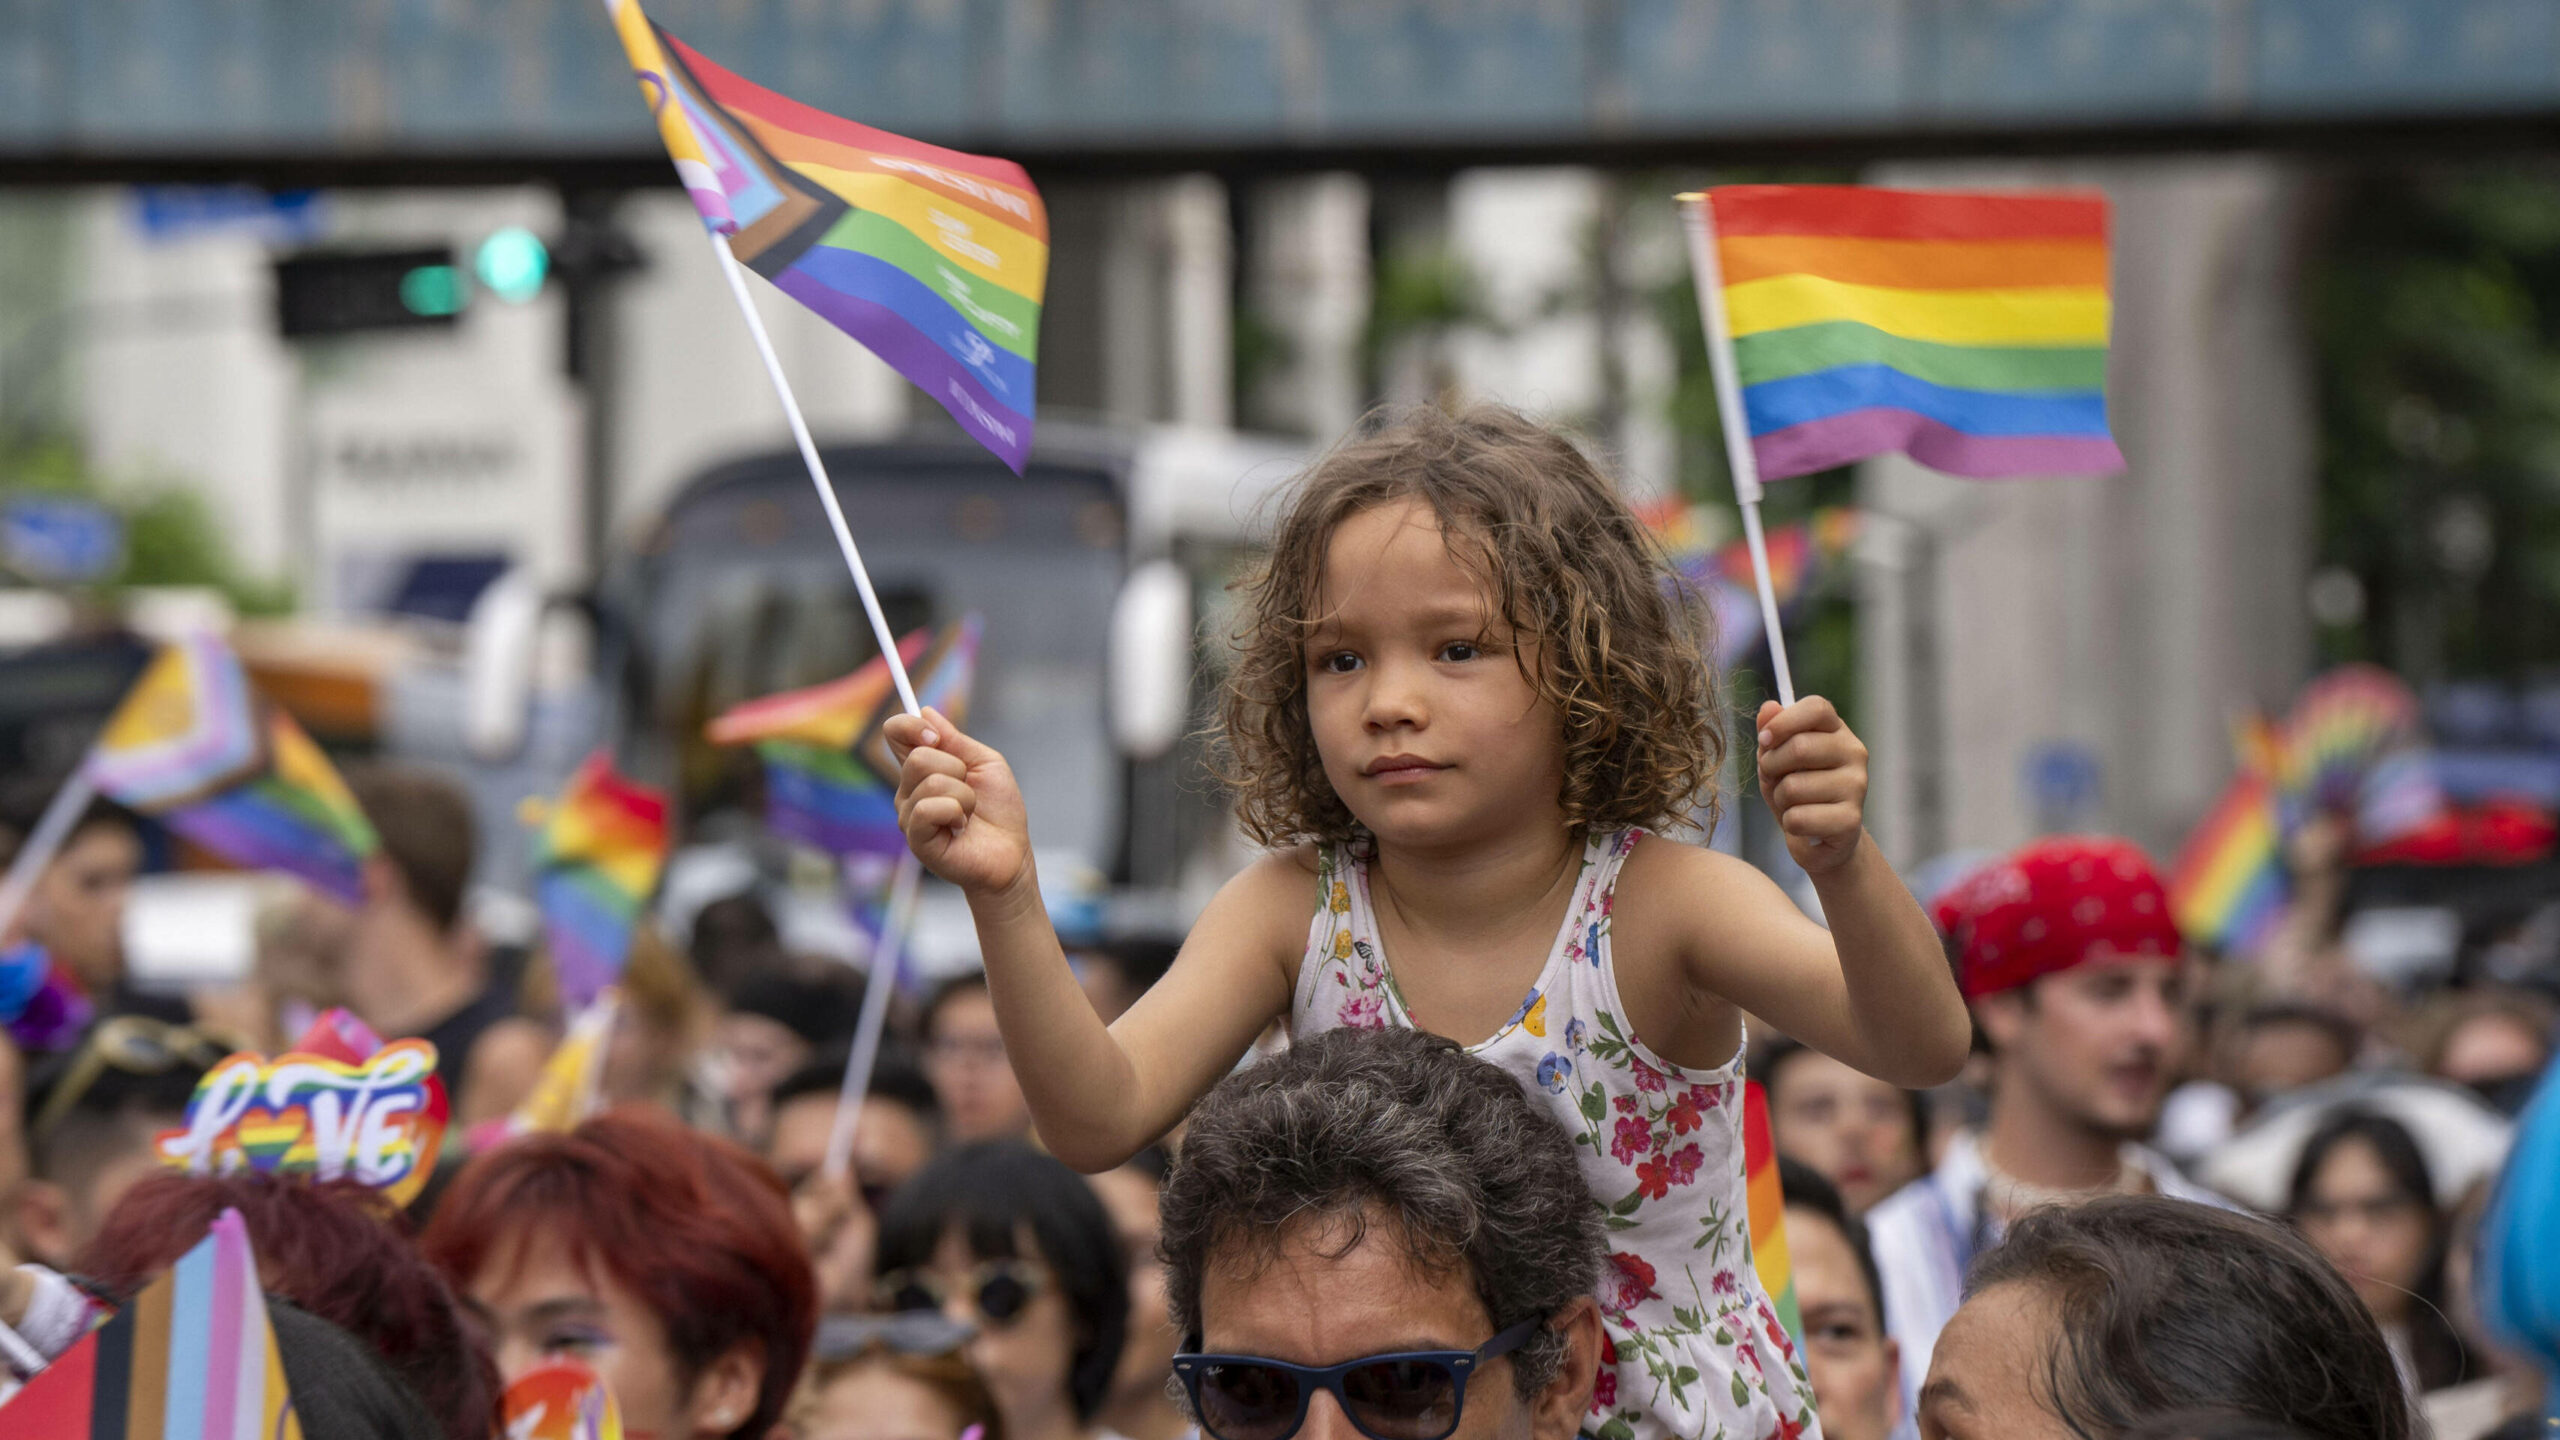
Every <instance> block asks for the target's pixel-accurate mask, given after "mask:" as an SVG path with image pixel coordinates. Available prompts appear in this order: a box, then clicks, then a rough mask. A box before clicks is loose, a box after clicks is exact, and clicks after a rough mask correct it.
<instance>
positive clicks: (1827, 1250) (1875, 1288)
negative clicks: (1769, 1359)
mask: <svg viewBox="0 0 2560 1440" xmlns="http://www.w3.org/2000/svg"><path fill="white" fill-rule="evenodd" d="M1778 1188H1779V1189H1780V1191H1781V1192H1782V1193H1783V1194H1784V1195H1785V1196H1786V1202H1787V1203H1786V1216H1787V1258H1788V1260H1789V1261H1790V1262H1792V1267H1793V1269H1794V1271H1795V1280H1796V1313H1797V1316H1798V1318H1799V1319H1800V1320H1801V1321H1802V1322H1803V1325H1804V1368H1805V1372H1806V1374H1807V1375H1809V1376H1810V1377H1811V1378H1812V1380H1813V1408H1814V1411H1815V1413H1816V1414H1819V1415H1820V1416H1821V1417H1822V1433H1823V1436H1824V1440H1885V1437H1886V1436H1888V1435H1890V1434H1892V1433H1893V1430H1894V1427H1895V1426H1897V1425H1899V1424H1901V1423H1902V1385H1901V1380H1900V1371H1901V1365H1902V1350H1901V1347H1900V1346H1897V1345H1895V1344H1894V1343H1893V1339H1892V1337H1891V1336H1889V1335H1887V1334H1885V1333H1884V1282H1883V1281H1882V1280H1880V1279H1878V1278H1877V1275H1876V1257H1875V1252H1874V1251H1873V1250H1871V1249H1869V1248H1868V1246H1867V1227H1866V1226H1864V1225H1861V1224H1859V1223H1858V1221H1857V1219H1856V1217H1854V1216H1852V1215H1851V1214H1850V1213H1849V1209H1848V1206H1847V1204H1846V1203H1844V1202H1843V1200H1842V1199H1841V1195H1840V1192H1839V1191H1838V1190H1837V1189H1835V1188H1833V1186H1832V1184H1831V1182H1830V1181H1829V1180H1827V1179H1824V1178H1823V1176H1822V1172H1820V1171H1818V1170H1816V1169H1814V1168H1813V1167H1812V1166H1810V1165H1807V1164H1804V1163H1803V1162H1802V1161H1798V1160H1792V1159H1789V1158H1788V1157H1786V1156H1784V1155H1780V1156H1779V1157H1778Z"/></svg>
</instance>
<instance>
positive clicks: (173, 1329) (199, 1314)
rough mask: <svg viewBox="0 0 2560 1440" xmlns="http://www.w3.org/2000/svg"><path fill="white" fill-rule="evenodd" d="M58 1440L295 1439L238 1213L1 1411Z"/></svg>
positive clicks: (0, 1426)
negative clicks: (60, 1439) (59, 1439)
mask: <svg viewBox="0 0 2560 1440" xmlns="http://www.w3.org/2000/svg"><path fill="white" fill-rule="evenodd" d="M0 1433H5V1434H8V1435H12V1436H18V1435H24V1436H47V1437H62V1440H175V1437H178V1436H185V1437H186V1440H301V1437H302V1422H301V1419H300V1418H299V1417H298V1416H297V1415H295V1413H294V1409H293V1396H292V1394H291V1393H290V1391H289V1390H288V1389H287V1387H286V1385H285V1378H284V1361H283V1359H282V1357H281V1356H280V1355H279V1354H278V1353H277V1351H276V1337H275V1331H274V1329H273V1328H272V1327H271V1326H270V1325H269V1324H268V1321H267V1302H266V1297H265V1295H264V1294H263V1293H262V1292H261V1291H260V1290H259V1288H258V1265H257V1260H256V1257H255V1256H254V1255H253V1254H252V1253H251V1250H250V1247H249V1230H248V1226H247V1225H245V1224H244V1223H242V1221H241V1219H240V1212H239V1211H237V1210H225V1211H223V1212H222V1214H221V1215H220V1216H219V1217H217V1218H216V1219H215V1220H214V1222H213V1230H212V1233H210V1234H208V1235H207V1236H205V1238H204V1239H203V1240H202V1241H200V1242H199V1243H198V1244H197V1245H196V1247H195V1248H194V1249H192V1250H189V1251H188V1252H187V1253H186V1254H185V1255H183V1256H181V1257H179V1260H178V1263H177V1265H176V1266H174V1267H173V1268H171V1269H170V1270H169V1271H168V1272H167V1273H165V1274H163V1275H162V1276H160V1278H158V1279H156V1280H154V1281H152V1282H151V1283H150V1284H149V1285H148V1286H146V1287H144V1289H143V1292H142V1293H141V1294H140V1295H138V1296H136V1297H135V1298H134V1301H133V1303H132V1304H130V1305H127V1306H126V1307H125V1308H124V1309H123V1310H121V1311H118V1312H117V1313H116V1315H115V1318H113V1319H111V1320H109V1321H108V1322H107V1323H106V1324H105V1325H103V1326H101V1327H99V1328H98V1329H96V1330H93V1331H91V1332H90V1333H89V1334H87V1335H85V1336H83V1337H82V1338H81V1339H80V1341H79V1343H78V1344H76V1345H74V1346H72V1347H71V1349H70V1350H68V1351H66V1352H64V1354H63V1355H62V1357H61V1358H59V1359H57V1360H55V1361H54V1362H53V1363H52V1364H51V1365H49V1366H47V1367H45V1368H44V1369H43V1370H41V1371H38V1372H37V1373H36V1376H35V1378H34V1379H33V1380H30V1381H28V1382H27V1387H26V1388H25V1389H23V1390H21V1391H19V1392H18V1393H17V1395H16V1396H14V1397H12V1398H11V1399H10V1401H9V1402H8V1404H7V1405H6V1406H5V1407H0Z"/></svg>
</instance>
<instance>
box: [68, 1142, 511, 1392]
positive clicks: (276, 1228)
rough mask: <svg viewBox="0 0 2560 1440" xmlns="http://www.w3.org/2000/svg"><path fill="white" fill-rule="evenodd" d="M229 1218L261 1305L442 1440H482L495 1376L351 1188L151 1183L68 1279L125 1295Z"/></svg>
mask: <svg viewBox="0 0 2560 1440" xmlns="http://www.w3.org/2000/svg"><path fill="white" fill-rule="evenodd" d="M229 1209H236V1210H238V1211H239V1212H240V1218H241V1219H242V1220H243V1221H244V1222H246V1224H247V1226H248V1231H249V1243H250V1244H251V1246H252V1247H253V1248H254V1249H255V1250H256V1252H257V1259H258V1283H259V1284H260V1285H261V1286H262V1287H263V1288H264V1289H265V1290H266V1291H267V1293H268V1294H269V1295H271V1296H275V1297H278V1298H281V1299H285V1300H290V1301H292V1302H293V1303H294V1304H296V1305H299V1306H301V1307H302V1308H303V1309H304V1310H306V1311H308V1312H310V1313H311V1314H312V1315H315V1316H317V1317H319V1318H320V1319H322V1320H326V1321H328V1322H329V1323H330V1324H332V1325H335V1326H337V1327H338V1328H339V1329H341V1330H344V1331H346V1332H347V1333H348V1334H350V1335H352V1336H354V1337H355V1338H356V1339H358V1340H361V1341H363V1342H364V1343H365V1344H366V1345H367V1346H369V1347H370V1348H371V1349H372V1350H373V1352H374V1354H375V1355H376V1356H377V1357H379V1358H380V1359H381V1360H382V1362H383V1363H384V1364H385V1365H387V1366H388V1367H390V1369H391V1372H392V1373H393V1374H394V1375H395V1376H397V1377H398V1378H399V1379H400V1381H401V1382H402V1383H404V1384H405V1385H406V1386H407V1387H408V1388H409V1389H410V1390H411V1391H413V1392H414V1393H415V1394H416V1395H417V1397H418V1399H419V1400H420V1401H421V1402H423V1403H424V1404H425V1405H426V1407H427V1409H428V1411H429V1412H430V1413H432V1414H433V1415H434V1416H435V1417H436V1420H437V1422H438V1426H437V1428H438V1430H439V1431H440V1432H441V1433H442V1434H443V1435H444V1436H445V1437H446V1440H487V1437H488V1435H489V1432H490V1430H491V1429H492V1427H494V1426H495V1425H496V1424H497V1422H498V1393H499V1392H498V1369H497V1366H496V1364H495V1363H494V1362H493V1361H492V1360H491V1359H490V1357H489V1353H488V1350H487V1349H486V1348H485V1346H484V1344H483V1343H482V1341H481V1339H480V1337H479V1336H478V1335H476V1334H475V1333H474V1332H473V1330H472V1329H471V1327H470V1326H468V1325H467V1324H466V1323H465V1322H464V1318H463V1313H462V1307H461V1305H460V1304H459V1302H457V1301H456V1300H455V1299H454V1296H453V1292H452V1290H450V1289H449V1288H447V1287H446V1285H445V1282H444V1277H442V1276H441V1275H439V1274H437V1273H436V1271H435V1268H434V1267H433V1266H430V1265H429V1264H427V1263H426V1261H425V1260H423V1259H421V1258H419V1255H418V1252H417V1250H416V1249H415V1247H413V1246H412V1245H411V1244H410V1242H409V1240H408V1237H407V1236H406V1234H404V1233H403V1230H402V1224H401V1221H400V1219H399V1218H398V1212H396V1211H394V1210H393V1209H392V1208H391V1207H390V1205H389V1204H388V1202H386V1201H384V1200H383V1199H382V1197H381V1196H380V1195H379V1194H377V1193H376V1192H374V1191H372V1190H369V1189H366V1188H365V1187H363V1186H361V1185H358V1184H356V1183H355V1182H353V1181H344V1180H341V1181H329V1182H313V1181H309V1180H305V1179H301V1178H289V1177H282V1176H275V1175H234V1176H223V1177H213V1176H198V1175H174V1174H164V1175H155V1176H153V1177H152V1178H150V1179H148V1180H145V1181H143V1182H142V1183H141V1184H139V1185H136V1186H134V1187H133V1189H132V1190H130V1191H128V1192H126V1194H125V1197H124V1198H123V1199H122V1200H120V1201H118V1202H117V1204H116V1207H115V1209H114V1210H113V1211H112V1212H111V1213H110V1214H109V1215H108V1216H107V1220H106V1224H105V1225H104V1226H103V1227H101V1228H100V1229H99V1231H98V1233H97V1235H96V1236H95V1237H93V1238H92V1239H91V1240H90V1241H89V1243H88V1244H87V1245H86V1246H84V1247H83V1248H82V1249H81V1252H80V1256H79V1260H78V1263H77V1265H76V1267H75V1268H76V1269H77V1271H78V1273H79V1274H80V1276H81V1277H82V1278H83V1279H84V1280H86V1281H89V1282H90V1283H92V1284H94V1285H97V1286H99V1287H101V1288H103V1289H105V1290H107V1291H109V1292H112V1293H115V1294H119V1295H129V1294H133V1293H136V1292H138V1291H139V1290H141V1288H142V1287H143V1286H144V1285H145V1284H147V1283H149V1281H150V1279H151V1277H152V1276H154V1275H157V1274H158V1273H160V1272H161V1271H163V1270H165V1269H167V1268H169V1267H170V1266H171V1265H174V1264H176V1263H177V1261H178V1257H179V1256H181V1255H184V1254H185V1253H186V1252H187V1251H188V1250H189V1249H190V1248H191V1247H193V1246H194V1244H195V1243H196V1241H197V1240H199V1239H201V1238H202V1237H203V1235H204V1233H205V1232H206V1231H207V1230H208V1229H210V1228H211V1227H212V1225H213V1222H214V1220H215V1219H216V1218H218V1217H219V1216H220V1215H221V1214H222V1212H223V1211H225V1210H229Z"/></svg>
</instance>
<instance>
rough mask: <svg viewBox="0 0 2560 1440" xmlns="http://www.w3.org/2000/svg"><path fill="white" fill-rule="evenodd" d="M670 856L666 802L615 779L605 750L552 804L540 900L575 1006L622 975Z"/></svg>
mask: <svg viewBox="0 0 2560 1440" xmlns="http://www.w3.org/2000/svg"><path fill="white" fill-rule="evenodd" d="M666 860H667V797H666V796H665V795H663V794H661V793H660V792H658V791H657V790H654V789H652V788H650V787H649V786H646V785H643V784H641V783H640V782H638V781H636V780H632V779H629V778H627V777H625V776H623V775H621V774H618V773H616V772H615V770H614V768H613V757H612V756H611V755H609V754H607V753H606V752H604V751H602V750H599V751H597V752H595V753H594V754H592V755H590V756H588V757H587V759H586V762H585V763H584V764H582V765H580V766H579V767H578V770H577V773H576V774H574V775H572V776H570V777H569V783H568V786H567V787H566V788H565V789H563V790H562V791H561V792H560V798H559V799H558V800H557V801H555V802H554V803H553V804H552V806H551V815H550V819H549V822H548V823H547V824H545V825H544V826H543V828H542V837H541V841H540V844H539V845H538V846H537V847H536V855H535V862H534V864H535V879H534V899H535V901H536V902H537V904H538V905H539V906H540V908H541V910H542V927H543V934H544V937H545V938H546V939H548V940H549V941H550V944H551V960H552V964H553V965H554V966H555V967H556V968H557V969H558V971H559V975H560V998H561V999H562V1001H563V1002H565V1003H566V1004H567V1005H568V1006H569V1007H570V1008H572V1009H578V1008H583V1007H584V1006H585V1005H586V1004H587V1003H588V1002H590V1001H592V1000H593V999H595V997H596V996H597V995H598V994H600V993H602V992H603V990H604V988H605V987H606V986H608V985H611V984H612V983H613V982H614V979H615V977H617V976H619V975H620V974H621V973H622V967H623V966H624V964H626V963H627V962H628V961H629V960H630V958H631V931H632V927H633V926H635V925H637V924H638V923H639V922H640V911H641V908H642V907H643V906H645V905H647V904H648V903H649V896H650V894H651V893H652V892H653V891H655V890H656V889H657V888H658V872H659V871H660V870H661V869H662V868H664V867H665V865H666Z"/></svg>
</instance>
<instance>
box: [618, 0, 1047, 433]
mask: <svg viewBox="0 0 2560 1440" xmlns="http://www.w3.org/2000/svg"><path fill="white" fill-rule="evenodd" d="M606 9H607V10H608V11H610V12H611V14H612V16H613V25H614V30H615V33H617V34H618V35H619V36H620V37H621V39H622V48H623V51H624V53H625V54H626V55H628V56H629V57H630V60H631V69H632V71H633V73H634V74H635V75H636V76H637V77H638V78H639V81H640V93H641V95H642V97H643V98H645V99H646V100H647V101H648V103H649V111H650V113H651V114H652V115H653V116H655V117H656V118H657V122H658V138H659V139H661V140H663V141H664V142H665V143H666V147H667V154H668V156H669V157H670V158H672V159H673V160H674V161H675V166H676V174H677V176H678V178H680V179H681V180H682V181H683V182H684V188H685V193H686V194H687V195H689V196H690V197H692V200H693V205H694V209H696V210H697V211H699V212H701V215H702V222H703V223H704V224H705V225H707V226H709V227H711V229H712V230H713V231H714V232H715V233H717V234H721V235H726V236H728V237H729V246H730V250H731V252H732V253H733V254H735V255H736V256H737V257H738V261H739V263H740V264H742V265H745V266H746V267H747V268H748V269H750V270H753V271H755V272H756V273H757V274H759V275H762V276H764V277H765V278H766V279H768V280H770V281H772V282H773V283H774V284H775V285H777V286H779V287H781V289H782V291H783V293H784V294H786V295H789V296H790V297H791V298H793V299H795V300H797V301H799V302H800V303H801V304H803V305H806V306H808V307H809V308H810V309H812V310H815V311H817V312H818V313H819V314H820V315H823V316H825V317H826V318H827V320H828V321H829V323H831V324H833V325H834V326H835V327H836V328H838V329H840V330H842V331H844V332H845V333H846V334H848V335H851V336H852V337H853V338H854V339H856V340H859V341H861V342H862V343H863V344H864V345H865V346H868V347H869V348H870V349H871V351H872V353H874V354H876V355H878V356H879V357H880V358H881V359H883V360H886V361H888V362H889V364H890V365H891V366H892V367H894V368H895V369H896V370H897V371H898V373H899V374H901V375H904V376H906V377H907V378H908V379H909V380H912V381H914V382H915V383H916V384H917V385H920V386H922V387H923V388H924V390H925V392H926V393H927V394H929V395H931V396H932V397H933V398H934V399H935V400H936V401H938V402H940V403H941V405H942V407H943V408H944V409H946V410H948V411H950V412H951V418H952V419H954V420H957V421H959V422H960V428H961V429H963V430H966V431H968V432H969V434H971V435H972V436H974V437H976V439H977V440H978V442H979V443H980V444H982V445H985V446H986V447H987V448H988V449H989V450H991V451H994V452H995V454H996V456H997V458H999V459H1001V460H1003V461H1004V462H1005V463H1006V464H1007V465H1010V466H1012V467H1013V469H1014V470H1015V472H1016V473H1019V472H1020V471H1021V469H1022V466H1023V460H1024V457H1025V456H1026V455H1027V454H1028V453H1029V451H1030V448H1031V417H1032V409H1033V395H1032V392H1033V375H1034V366H1035V363H1036V361H1037V359H1038V355H1039V339H1040V302H1041V298H1042V295H1043V294H1044V292H1045V290H1046V287H1047V284H1048V272H1049V217H1048V211H1047V209H1046V208H1045V207H1043V206H1042V204H1041V203H1040V192H1039V191H1038V190H1036V189H1034V188H1033V187H1032V184H1031V177H1030V176H1029V175H1028V174H1026V173H1024V171H1023V169H1022V167H1021V166H1019V165H1016V164H1014V163H1013V162H1011V161H1009V160H994V159H989V158H988V157H986V156H983V155H968V154H963V153H961V152H960V151H957V150H945V149H943V148H941V147H939V146H935V145H926V144H921V143H919V142H917V141H914V140H908V139H904V138H902V137H900V136H896V135H892V134H889V133H888V132H887V131H884V130H874V129H872V128H870V127H869V126H867V125H858V124H855V123H854V122H853V121H850V120H845V119H840V118H838V117H836V116H833V115H829V114H827V113H826V112H825V111H822V110H813V109H811V108H809V107H808V106H806V105H802V104H800V103H799V102H797V101H794V100H790V99H787V98H785V97H783V96H781V95H777V94H775V93H774V92H772V91H770V90H767V89H765V88H763V87H762V86H759V85H755V84H751V83H749V82H748V81H746V80H743V79H740V78H739V77H738V76H736V75H733V74H731V73H730V72H728V71H726V70H723V69H721V68H720V67H719V66H717V65H714V64H712V63H711V62H710V61H709V60H706V59H704V58H703V57H702V56H701V55H700V54H698V53H697V52H695V51H694V50H693V49H692V48H691V47H689V46H687V45H686V44H685V43H684V42H683V41H681V40H678V39H676V38H675V37H674V36H672V35H669V34H668V33H666V32H665V31H664V30H661V29H659V28H658V27H657V26H656V25H654V24H652V23H650V20H649V17H648V16H646V15H644V14H642V13H641V11H640V6H639V4H638V0H606Z"/></svg>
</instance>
